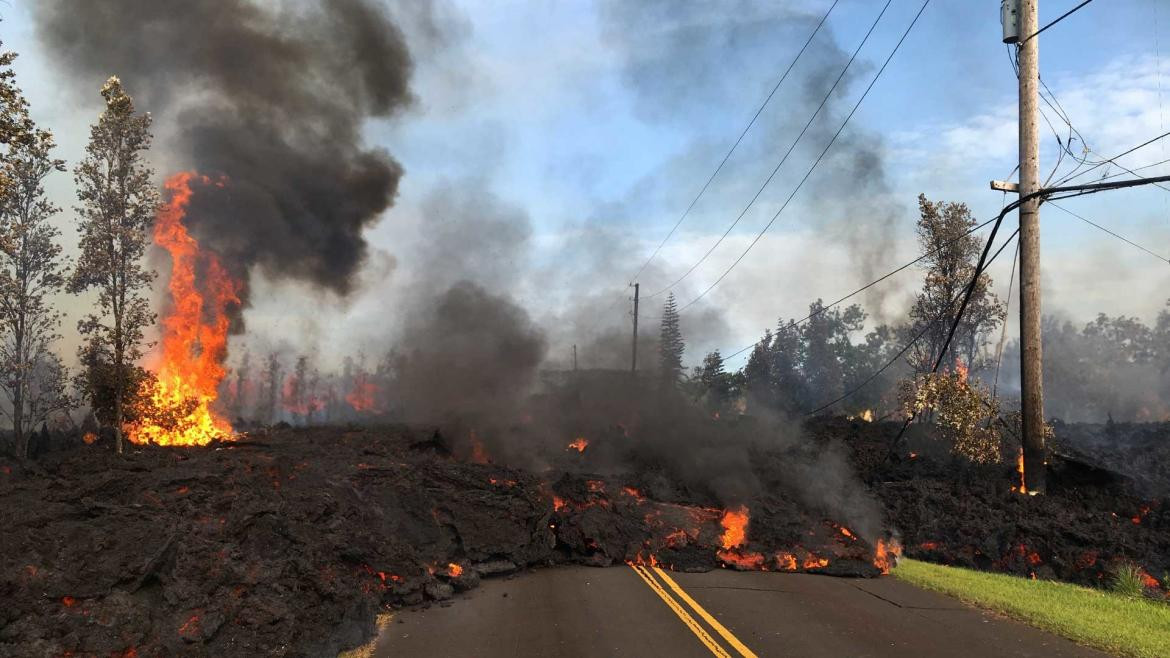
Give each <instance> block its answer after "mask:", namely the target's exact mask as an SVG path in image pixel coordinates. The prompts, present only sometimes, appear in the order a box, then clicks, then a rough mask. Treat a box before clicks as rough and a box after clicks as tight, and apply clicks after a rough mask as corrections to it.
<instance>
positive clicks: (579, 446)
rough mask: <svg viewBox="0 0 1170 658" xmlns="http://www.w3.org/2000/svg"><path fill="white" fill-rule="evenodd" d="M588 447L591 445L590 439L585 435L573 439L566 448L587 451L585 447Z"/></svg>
mask: <svg viewBox="0 0 1170 658" xmlns="http://www.w3.org/2000/svg"><path fill="white" fill-rule="evenodd" d="M588 447H589V439H586V438H585V437H583V436H582V437H579V438H576V439H573V440H572V441H571V442H569V447H567V448H565V450H576V451H577V452H585V448H588Z"/></svg>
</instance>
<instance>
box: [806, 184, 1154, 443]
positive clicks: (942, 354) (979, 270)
mask: <svg viewBox="0 0 1170 658" xmlns="http://www.w3.org/2000/svg"><path fill="white" fill-rule="evenodd" d="M1165 180H1170V176H1161V177H1155V178H1147V179H1142V180H1138V181H1118V183H1129V184H1128V185H1123V186H1118V184H1115V183H1098V184H1092V185H1076V186H1067V187H1065V188H1050V189H1043V190H1037V191H1035V192H1033V193H1031V194H1027V195H1024V196H1022V197H1020V198H1019V199H1017V200H1016V201H1013V202H1011V203H1009V204H1008V205H1006V206H1004V208H1003V210H1001V211H1000V213H999V216H998V217H996V218H995V226H993V227H992V229H991V234H990V235H989V236H988V237H987V244H986V245H984V247H983V253H982V254H981V255H980V256H979V261H978V262H977V263H976V265H975V272H974V274H973V275H972V276H971V282H970V283H969V284H968V285H967V288H966V290H965V291H964V293H963V301H962V303H961V304H960V305H959V310H958V312H957V313H956V314H955V319H954V321H953V322H952V323H951V329H950V331H949V332H948V333H947V339H946V341H945V342H943V346H942V349H941V350H939V353H938V358H937V359H936V360H935V362H934V367H933V368H931V372H938V369H939V367H940V366H941V365H942V362H943V359H945V358H946V354H947V350H948V349H949V348H950V346H951V342H952V341H953V340H954V338H955V332H956V331H957V330H958V328H959V322H960V321H962V319H963V313H964V312H965V311H966V310H967V304H968V303H969V302H970V301H971V297H972V295H973V293H974V291H975V287H976V286H977V285H978V282H979V278H980V277H981V276H983V273H984V271H986V270H987V268H988V267H989V266H990V265H991V263H993V262H994V261H995V259H996V258H998V257H999V255H1000V254H1001V253H1003V250H1004V248H1005V247H1007V245H1008V244H1010V243H1011V241H1012V240H1013V239H1014V238H1015V237H1016V235H1018V234H1019V232H1020V230H1019V229H1018V228H1017V229H1016V230H1015V231H1014V232H1012V234H1011V235H1010V236H1008V239H1007V240H1006V241H1005V242H1004V243H1003V245H1001V246H1000V248H999V249H998V250H997V251H996V252H995V255H993V256H992V257H991V258H990V259H988V257H987V254H988V252H989V251H990V250H991V245H992V243H993V242H994V241H995V235H996V233H997V232H998V231H999V227H1000V224H1002V223H1003V218H1004V217H1005V216H1006V215H1007V214H1008V213H1009V212H1011V211H1012V210H1015V209H1016V208H1019V207H1020V206H1022V205H1023V204H1024V203H1026V202H1028V201H1030V200H1032V199H1034V198H1043V197H1047V196H1049V195H1050V194H1052V193H1054V192H1067V191H1081V192H1082V193H1084V194H1095V193H1098V192H1104V191H1107V190H1112V189H1124V187H1136V186H1137V185H1150V184H1153V183H1157V182H1164V181H1165ZM1053 205H1056V204H1053ZM1058 207H1059V206H1058ZM1066 212H1067V211H1066ZM1086 221H1087V220H1086ZM1118 237H1120V236H1118ZM1127 242H1128V241H1127ZM1135 246H1137V245H1135ZM1155 255H1157V254H1155ZM1159 258H1161V257H1160V256H1159ZM1163 260H1165V259H1163ZM953 303H954V300H952V304H953ZM947 308H950V305H949V304H948V306H947ZM940 318H941V315H940ZM929 326H930V325H928V326H927V328H929ZM925 334H926V330H925V329H924V330H923V331H922V332H920V333H919V334H918V335H917V336H915V338H914V339H913V340H912V341H911V342H910V343H909V344H908V345H907V346H905V347H904V348H902V350H901V351H900V352H899V353H898V354H897V355H896V356H895V357H894V358H893V359H891V360H890V361H889V362H888V363H886V364H885V365H884V366H882V367H881V368H880V369H879V370H878V371H877V372H876V373H874V374H873V375H871V376H870V377H869V378H868V379H866V380H865V381H864V382H862V384H861V385H859V386H857V387H856V388H854V389H852V390H851V391H849V392H848V393H846V394H845V395H844V396H842V397H840V398H838V399H836V400H834V401H832V402H830V403H828V404H827V405H824V406H822V407H819V408H818V409H816V410H814V411H812V412H810V415H813V414H817V413H819V412H821V411H824V410H825V409H827V408H829V407H831V406H833V405H834V404H837V403H838V402H840V401H841V400H843V399H845V398H846V397H849V396H850V395H853V394H854V393H856V392H857V391H859V390H861V388H862V387H864V386H865V385H866V384H868V383H869V382H871V381H873V380H874V379H875V378H876V377H877V376H878V375H880V374H881V373H882V371H884V370H885V369H886V368H889V367H890V366H891V365H893V363H894V362H895V361H897V359H898V358H900V357H901V355H903V354H905V353H906V352H907V351H908V350H909V349H910V346H911V345H913V344H914V343H915V342H917V341H918V340H919V339H920V338H921V337H922V336H923V335H925ZM912 418H913V416H911V419H912ZM909 420H910V419H907V423H906V425H904V426H903V428H902V432H899V434H898V438H899V439H900V438H901V436H902V433H904V432H905V430H906V427H908V426H909V424H910V423H909ZM896 441H897V439H895V442H896Z"/></svg>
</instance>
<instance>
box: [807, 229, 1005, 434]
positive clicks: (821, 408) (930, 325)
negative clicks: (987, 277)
mask: <svg viewBox="0 0 1170 658" xmlns="http://www.w3.org/2000/svg"><path fill="white" fill-rule="evenodd" d="M1019 232H1020V229H1016V230H1015V232H1013V233H1012V234H1011V235H1009V236H1008V239H1007V241H1006V242H1004V243H1003V245H1001V246H1000V248H999V250H997V251H996V252H995V255H994V256H992V257H991V258H990V259H989V260H988V261H987V263H986V264H985V265H984V268H983V269H986V268H987V267H988V266H990V265H991V264H992V263H993V262H995V259H996V258H999V255H1000V253H1002V252H1003V250H1004V248H1006V247H1007V246H1008V245H1009V244H1011V243H1012V241H1013V240H1014V239H1015V237H1016V235H1018V234H1019ZM993 239H994V236H992V237H991V238H988V241H987V244H988V246H991V241H992V240H993ZM981 275H982V272H976V275H975V280H978V278H979V276H981ZM957 300H958V296H957V295H956V296H955V298H954V299H952V300H951V303H950V304H947V306H946V308H945V309H944V310H943V312H942V313H939V314H938V315H937V316H936V317H935V318H934V319H933V320H931V321H930V322H928V323H926V326H924V327H923V328H922V331H920V332H918V334H917V335H915V336H914V337H913V338H911V339H910V342H908V343H906V345H905V346H903V347H902V349H901V350H898V353H897V354H895V355H894V356H893V358H891V359H890V360H889V361H887V362H886V363H885V365H883V366H882V367H880V368H878V369H877V372H875V373H873V374H872V375H870V376H869V377H867V378H866V379H865V381H863V382H861V383H860V384H858V385H857V386H855V387H853V388H852V389H850V390H849V391H848V392H846V393H844V394H843V395H841V397H839V398H837V399H835V400H833V401H832V402H829V403H826V404H823V405H821V406H819V407H817V408H816V409H813V410H812V411H809V412H808V413H807V414H806V415H808V416H815V415H817V414H819V413H820V412H822V411H824V410H826V409H828V408H829V407H832V406H833V405H835V404H837V403H838V402H841V401H843V400H845V399H847V398H849V397H852V396H853V395H855V394H856V393H857V392H858V391H860V390H861V389H863V388H865V387H866V386H868V385H869V383H870V382H872V381H873V380H875V379H877V378H878V376H880V375H881V374H882V373H883V372H885V371H886V370H887V369H888V368H889V367H890V366H892V365H894V364H895V363H897V362H898V360H899V359H901V358H902V356H903V355H905V354H906V352H909V351H910V348H911V347H913V346H914V345H915V344H916V343H918V341H920V340H922V337H923V336H925V335H926V332H928V331H930V330H931V329H932V328H933V327H934V325H935V324H936V323H938V322H940V321H941V320H942V319H943V318H944V317H946V313H947V311H948V310H950V309H951V308H952V307H953V306H954V303H955V302H956V301H957ZM962 313H963V311H962V308H960V310H959V316H960V317H961V316H962ZM944 352H945V348H944ZM936 367H937V366H936Z"/></svg>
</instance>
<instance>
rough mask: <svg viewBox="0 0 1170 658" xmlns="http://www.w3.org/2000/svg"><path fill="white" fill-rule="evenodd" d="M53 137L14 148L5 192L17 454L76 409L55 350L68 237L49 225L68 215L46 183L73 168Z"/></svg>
mask: <svg viewBox="0 0 1170 658" xmlns="http://www.w3.org/2000/svg"><path fill="white" fill-rule="evenodd" d="M53 147H54V144H53V136H52V134H50V133H49V132H48V131H43V130H34V131H33V133H32V134H31V137H30V139H28V140H20V141H19V142H16V143H13V144H11V145H10V150H9V152H8V153H7V157H6V158H5V162H4V173H3V177H4V180H5V184H4V185H3V187H2V188H0V189H2V191H0V390H3V391H4V394H5V396H6V397H7V398H8V403H9V406H8V407H7V408H5V409H0V411H3V412H4V415H6V416H7V417H8V419H9V420H10V421H11V423H12V430H13V435H14V438H15V442H16V454H17V456H19V457H22V458H23V457H27V456H28V436H27V431H28V430H29V429H30V428H32V427H34V426H35V425H36V424H38V423H43V422H45V421H46V420H48V418H49V416H51V415H52V414H54V413H57V412H60V411H64V410H67V409H69V407H70V406H71V403H70V398H69V396H68V395H67V392H66V390H67V386H66V384H67V374H66V370H65V367H64V365H63V364H62V363H61V359H60V358H59V357H58V356H57V354H56V353H55V352H54V351H53V344H54V343H55V342H56V341H57V340H58V339H59V338H60V335H59V334H58V333H57V331H58V329H59V328H60V326H61V314H60V313H58V312H57V310H56V309H55V308H53V306H52V305H51V304H50V303H49V297H50V296H52V295H53V294H56V293H58V292H60V291H61V289H62V288H63V287H64V285H65V277H64V275H63V274H62V263H61V246H60V245H59V244H58V243H57V240H58V238H59V237H60V234H61V232H60V230H58V229H57V228H56V227H55V226H53V225H51V224H50V223H49V220H50V219H51V218H52V217H53V216H54V215H56V214H57V213H58V212H60V209H59V208H58V207H57V206H55V205H54V204H53V203H51V202H50V201H49V200H48V198H47V197H46V195H45V187H44V180H45V178H47V177H48V176H49V175H50V174H51V173H53V172H54V171H64V170H65V164H64V162H63V161H61V160H57V159H54V158H53V157H52V155H51V152H52V150H53Z"/></svg>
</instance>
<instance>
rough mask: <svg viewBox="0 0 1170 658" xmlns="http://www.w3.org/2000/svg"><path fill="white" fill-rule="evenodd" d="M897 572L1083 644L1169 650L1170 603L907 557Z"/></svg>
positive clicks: (1125, 651) (1158, 656) (1154, 657)
mask: <svg viewBox="0 0 1170 658" xmlns="http://www.w3.org/2000/svg"><path fill="white" fill-rule="evenodd" d="M892 573H893V575H894V576H896V577H897V578H899V579H900V580H904V581H906V582H908V583H910V584H912V585H917V586H918V587H921V588H923V589H930V590H934V591H937V592H942V593H943V594H949V595H951V596H954V597H955V598H958V599H959V600H961V601H964V602H966V603H970V604H972V605H975V606H978V607H980V608H986V609H988V610H994V611H996V612H1000V613H1003V614H1005V615H1007V616H1009V617H1012V618H1015V619H1018V620H1020V621H1023V622H1026V623H1028V624H1031V625H1033V626H1036V627H1037V628H1042V629H1044V630H1046V631H1050V632H1052V633H1056V634H1057V635H1063V636H1064V637H1067V638H1069V639H1070V640H1073V641H1075V642H1079V643H1080V644H1083V645H1086V646H1090V647H1096V648H1098V649H1102V650H1104V651H1108V652H1110V653H1115V654H1118V655H1122V656H1141V657H1142V658H1145V657H1146V656H1149V657H1150V658H1162V657H1165V656H1170V605H1166V604H1163V603H1159V602H1156V601H1149V600H1145V599H1140V598H1133V597H1127V596H1122V595H1118V594H1113V593H1109V592H1105V591H1102V590H1096V589H1089V588H1087V587H1079V586H1077V585H1069V584H1068V583H1058V582H1053V581H1046V580H1029V579H1026V578H1017V577H1015V576H1007V575H1004V574H995V573H983V572H981V571H971V570H969V569H959V568H955V567H944V566H941V565H937V564H930V563H927V562H919V561H917V560H908V559H902V560H900V561H899V563H898V566H897V567H896V568H895V569H894V570H893V571H892Z"/></svg>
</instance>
